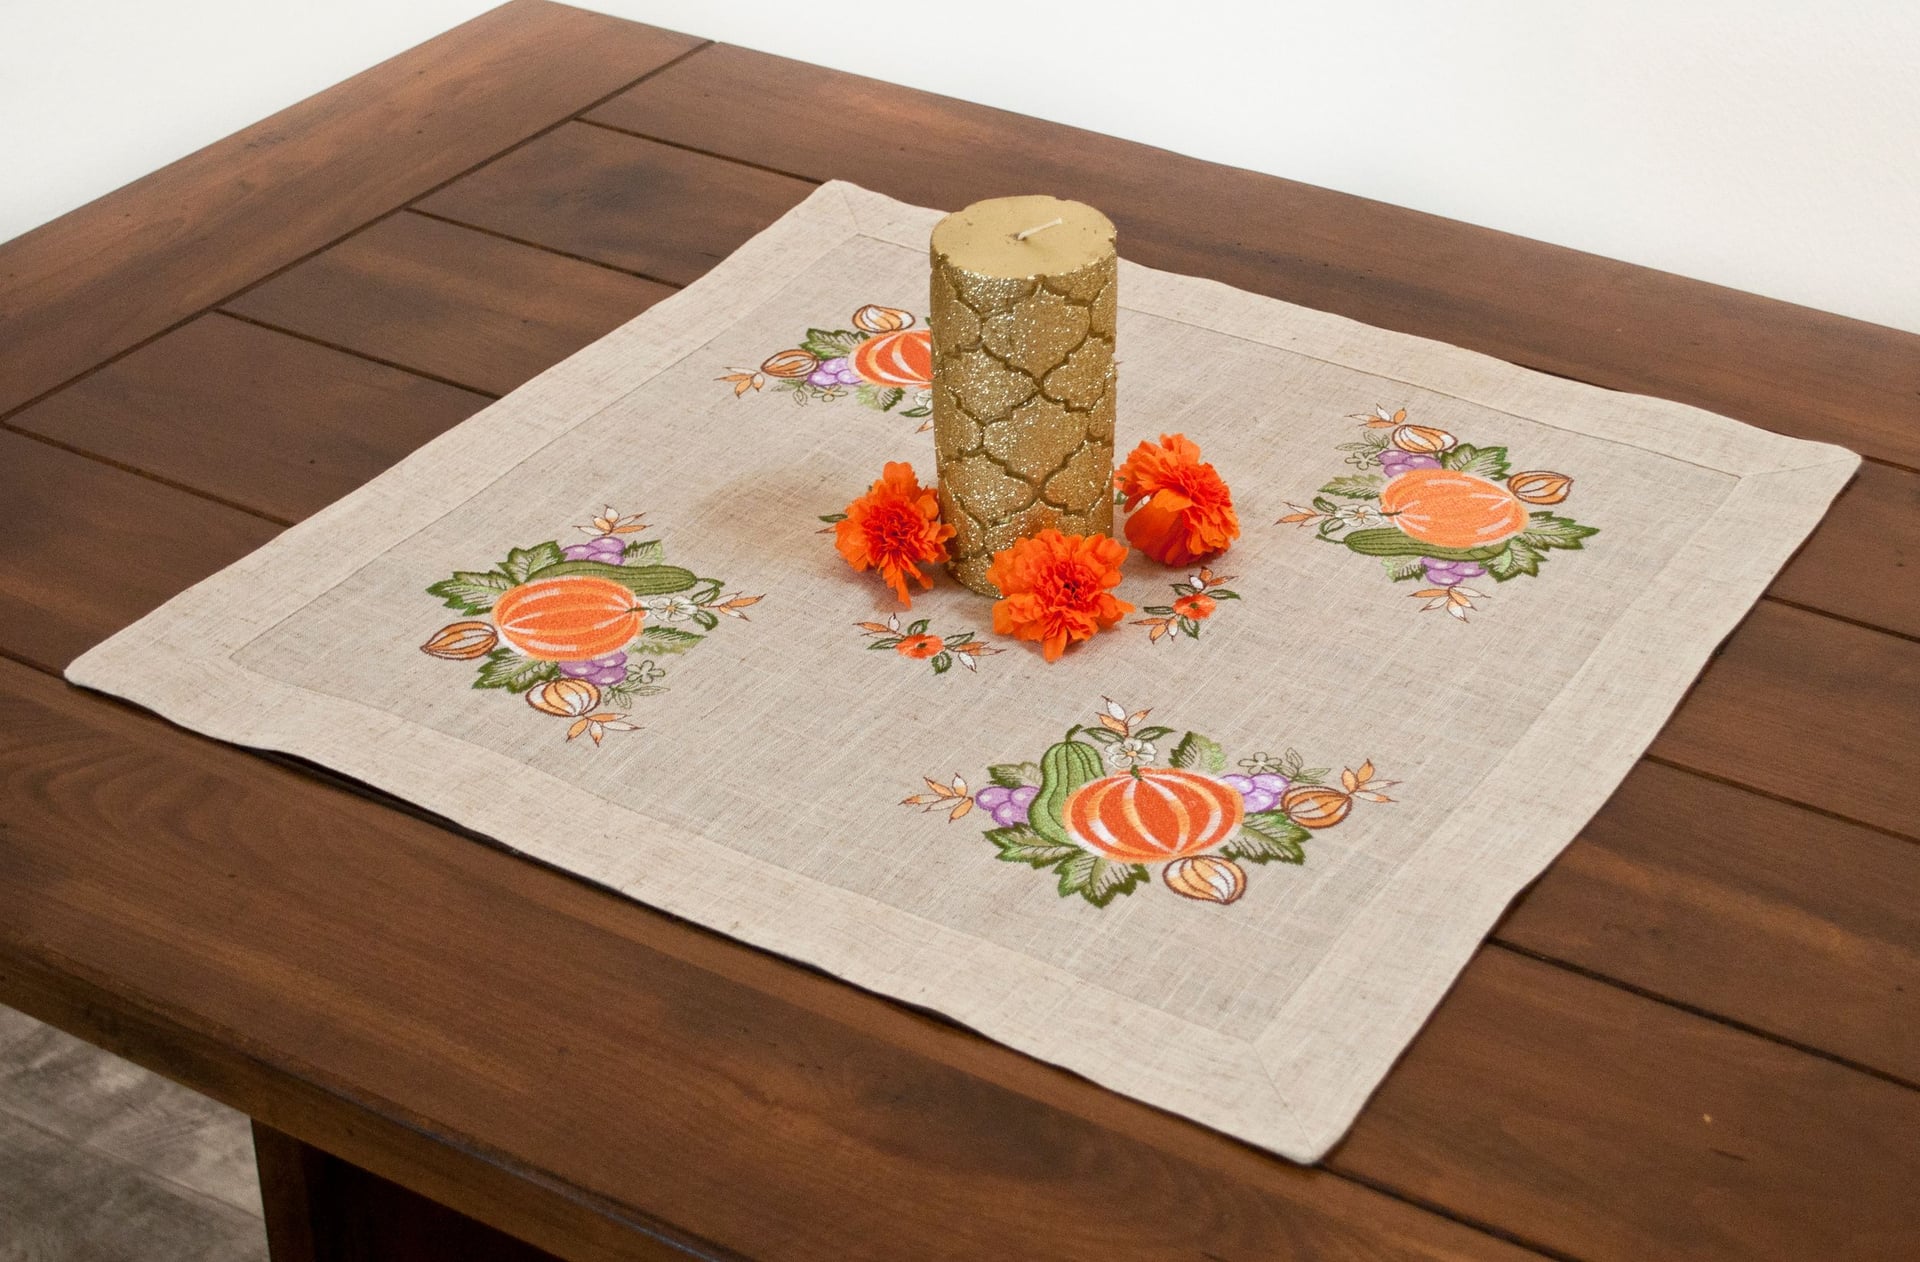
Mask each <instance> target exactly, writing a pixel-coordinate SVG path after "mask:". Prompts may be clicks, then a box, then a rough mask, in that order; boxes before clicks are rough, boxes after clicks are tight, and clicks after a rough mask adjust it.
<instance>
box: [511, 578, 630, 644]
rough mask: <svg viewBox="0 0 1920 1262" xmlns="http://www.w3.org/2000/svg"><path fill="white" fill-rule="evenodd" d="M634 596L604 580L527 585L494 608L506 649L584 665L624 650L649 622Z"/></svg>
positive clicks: (516, 589)
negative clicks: (510, 648) (508, 647)
mask: <svg viewBox="0 0 1920 1262" xmlns="http://www.w3.org/2000/svg"><path fill="white" fill-rule="evenodd" d="M646 616H647V611H646V610H644V609H642V608H641V607H640V605H639V602H638V601H637V599H636V598H635V597H634V594H633V593H632V592H630V591H628V590H627V589H626V588H624V587H622V586H620V584H618V583H614V582H609V581H608V580H606V579H603V578H585V577H575V578H550V579H544V580H541V581H538V582H532V583H522V584H520V586H518V587H513V588H509V589H508V590H506V591H505V592H502V593H501V594H500V598H499V599H498V600H496V601H495V602H494V604H493V625H494V626H495V627H497V628H499V631H500V634H501V636H502V637H503V638H504V639H505V640H506V642H507V643H509V644H511V645H513V647H515V648H517V649H519V650H520V651H521V652H522V653H524V654H525V655H526V656H528V657H535V658H539V659H540V660H541V661H545V662H579V661H585V660H586V659H587V658H590V657H601V656H604V655H606V654H608V653H613V652H617V651H618V650H620V649H622V648H625V647H626V645H627V643H628V642H629V641H630V640H632V639H633V638H634V637H635V636H637V635H639V634H640V624H641V623H642V622H643V621H645V620H646Z"/></svg>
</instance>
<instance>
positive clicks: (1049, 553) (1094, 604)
mask: <svg viewBox="0 0 1920 1262" xmlns="http://www.w3.org/2000/svg"><path fill="white" fill-rule="evenodd" d="M1126 555H1127V549H1126V547H1125V546H1124V545H1122V544H1120V543H1118V542H1117V541H1115V540H1112V539H1109V538H1107V537H1106V536H1105V535H1063V534H1061V533H1060V532H1059V531H1057V530H1043V531H1041V532H1040V533H1039V534H1037V535H1035V536H1034V537H1033V538H1031V539H1022V540H1020V542H1018V543H1016V544H1014V545H1013V546H1012V547H1011V548H1005V549H1002V550H1001V551H999V552H996V553H994V556H993V564H992V565H991V566H989V567H988V569H987V581H988V582H990V583H992V584H993V585H994V586H995V587H998V588H999V589H1000V592H1001V599H999V600H997V601H995V602H994V606H993V629H994V631H995V632H996V633H997V634H999V635H1012V636H1018V637H1019V638H1020V639H1022V640H1038V641H1039V642H1040V647H1041V648H1042V649H1043V650H1044V651H1045V652H1046V655H1047V660H1048V661H1050V662H1052V661H1058V660H1059V658H1060V655H1061V654H1062V653H1064V652H1066V651H1067V645H1068V644H1070V643H1072V642H1073V641H1075V640H1084V639H1087V638H1088V637H1090V636H1092V635H1093V633H1094V632H1096V631H1102V630H1105V629H1106V628H1107V627H1110V626H1113V625H1114V624H1115V623H1117V622H1119V621H1120V620H1121V619H1122V618H1124V617H1126V616H1127V615H1128V614H1130V613H1132V612H1133V606H1132V605H1129V604H1128V603H1127V602H1126V601H1124V600H1121V599H1119V598H1117V597H1115V596H1113V595H1112V594H1110V593H1109V591H1108V590H1107V589H1108V588H1111V587H1114V586H1117V585H1118V584H1119V582H1120V562H1121V561H1122V560H1124V559H1125V558H1126Z"/></svg>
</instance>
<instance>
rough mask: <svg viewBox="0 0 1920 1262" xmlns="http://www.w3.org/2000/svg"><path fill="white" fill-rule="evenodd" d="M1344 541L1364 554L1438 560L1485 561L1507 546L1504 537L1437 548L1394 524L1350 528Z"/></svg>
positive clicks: (1497, 554) (1342, 540)
mask: <svg viewBox="0 0 1920 1262" xmlns="http://www.w3.org/2000/svg"><path fill="white" fill-rule="evenodd" d="M1341 542H1342V543H1344V544H1346V545H1347V546H1348V547H1349V548H1351V549H1353V550H1354V551H1355V552H1358V553H1360V554H1362V555H1363V556H1370V557H1432V558H1433V559H1434V560H1436V561H1486V560H1490V559H1491V558H1493V557H1497V556H1499V555H1500V554H1501V553H1502V552H1505V551H1506V550H1507V543H1506V540H1504V539H1503V540H1501V541H1500V542H1499V543H1495V544H1488V545H1486V546H1483V547H1478V548H1438V547H1435V546H1434V545H1433V544H1430V543H1421V542H1420V541H1419V540H1418V539H1415V538H1414V537H1413V536H1412V535H1409V534H1406V533H1404V532H1403V531H1400V530H1396V529H1395V528H1393V527H1392V526H1382V527H1379V528H1378V529H1374V530H1354V531H1349V532H1348V533H1347V534H1346V535H1345V536H1343V537H1342V539H1341Z"/></svg>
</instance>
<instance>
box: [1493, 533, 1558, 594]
mask: <svg viewBox="0 0 1920 1262" xmlns="http://www.w3.org/2000/svg"><path fill="white" fill-rule="evenodd" d="M1576 546H1578V545H1576ZM1542 559H1543V558H1542V557H1541V554H1540V551H1539V549H1537V548H1535V547H1533V546H1532V545H1531V544H1529V543H1528V542H1527V541H1526V537H1525V536H1524V535H1522V536H1519V537H1516V538H1514V539H1513V540H1511V541H1509V542H1508V544H1507V548H1506V551H1504V552H1502V553H1501V554H1500V555H1499V556H1497V557H1489V558H1488V559H1487V573H1489V574H1491V575H1492V576H1493V581H1494V582H1496V583H1504V582H1506V581H1507V580H1508V579H1510V578H1519V577H1520V576H1521V575H1523V574H1538V573H1539V572H1540V562H1541V560H1542Z"/></svg>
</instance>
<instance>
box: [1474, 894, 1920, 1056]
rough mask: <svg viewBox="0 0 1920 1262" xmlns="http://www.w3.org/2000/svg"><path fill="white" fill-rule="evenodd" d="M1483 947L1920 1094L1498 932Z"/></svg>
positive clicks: (1808, 1046)
mask: <svg viewBox="0 0 1920 1262" xmlns="http://www.w3.org/2000/svg"><path fill="white" fill-rule="evenodd" d="M1486 945H1487V946H1491V947H1498V948H1500V949H1501V950H1503V951H1511V952H1512V953H1513V954H1515V955H1519V956H1523V957H1525V958H1526V959H1529V960H1533V961H1534V962H1536V963H1539V964H1547V965H1551V966H1552V967H1554V968H1559V969H1565V970H1566V971H1567V972H1569V973H1573V974H1575V975H1576V976H1579V977H1584V978H1586V979H1587V980H1588V981H1592V982H1598V983H1600V984H1601V985H1603V986H1611V987H1613V988H1614V989H1615V990H1623V991H1625V992H1626V993H1628V994H1630V995H1637V996H1639V997H1640V998H1642V999H1651V1000H1653V1001H1654V1002H1656V1003H1662V1004H1665V1005H1666V1006H1667V1007H1669V1008H1677V1009H1679V1010H1680V1011H1681V1012H1685V1013H1688V1014H1690V1015H1692V1016H1696V1017H1700V1018H1702V1019H1703V1020H1707V1021H1711V1022H1713V1023H1714V1024H1715V1025H1723V1026H1726V1027H1727V1028H1728V1029H1732V1030H1738V1031H1740V1032H1741V1033H1742V1034H1749V1035H1752V1036H1753V1037H1754V1038H1757V1039H1764V1040H1766V1041H1767V1042H1769V1043H1777V1044H1779V1045H1780V1046H1781V1047H1787V1048H1791V1049H1793V1050H1794V1051H1796V1052H1802V1053H1804V1054H1806V1055H1808V1056H1812V1057H1814V1058H1816V1059H1818V1060H1824V1061H1828V1062H1830V1063H1832V1064H1835V1065H1838V1066H1840V1067H1841V1068H1843V1069H1851V1070H1852V1071H1854V1072H1855V1073H1860V1074H1865V1075H1866V1076H1867V1077H1869V1078H1878V1079H1880V1081H1882V1082H1885V1083H1887V1084H1888V1085H1890V1086H1895V1087H1904V1088H1905V1089H1906V1090H1908V1091H1920V1082H1915V1081H1913V1080H1911V1079H1908V1078H1903V1077H1901V1076H1900V1075H1899V1074H1896V1073H1892V1072H1890V1071H1888V1070H1885V1069H1876V1068H1874V1067H1873V1066H1872V1065H1868V1064H1863V1063H1862V1062H1860V1061H1857V1060H1853V1059H1851V1058H1850V1057H1846V1056H1842V1055H1840V1054H1839V1053H1838V1052H1829V1051H1827V1050H1825V1049H1824V1048H1820V1047H1815V1046H1814V1045H1813V1044H1811V1043H1803V1042H1801V1041H1799V1040H1798V1039H1794V1038H1789V1037H1787V1036H1786V1035H1784V1034H1776V1033H1774V1032H1773V1031H1771V1030H1768V1029H1766V1028H1765V1027H1763V1026H1757V1025H1750V1024H1748V1023H1747V1022H1745V1021H1741V1020H1739V1019H1737V1018H1735V1017H1729V1016H1723V1015H1722V1014H1720V1013H1718V1012H1715V1011H1713V1010H1712V1009H1710V1008H1702V1007H1701V1006H1699V1005H1698V1004H1694V1003H1689V1002H1687V1001H1686V1000H1684V999H1674V998H1672V997H1670V996H1667V995H1664V994H1661V993H1660V992H1659V991H1657V990H1653V989H1650V988H1648V987H1645V986H1639V985H1635V984H1634V983H1633V982H1628V981H1622V980H1621V979H1619V978H1618V977H1613V976H1610V975H1609V974H1606V973H1602V972H1599V971H1598V970H1596V969H1592V968H1588V967H1587V966H1586V965H1584V964H1575V963H1573V962H1572V961H1570V960H1563V959H1561V958H1560V957H1559V956H1557V955H1552V954H1550V953H1548V952H1545V951H1538V950H1535V949H1534V948H1532V947H1529V946H1523V945H1521V944H1520V943H1518V942H1514V941H1512V940H1511V939H1509V938H1506V937H1503V936H1501V934H1500V932H1499V931H1498V930H1497V929H1496V930H1495V931H1494V933H1493V934H1492V935H1491V936H1490V937H1488V938H1487V940H1486Z"/></svg>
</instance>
